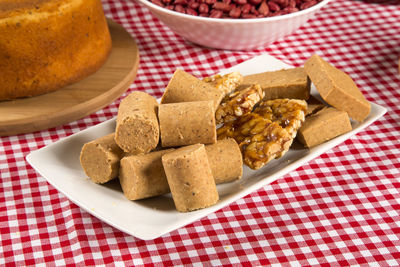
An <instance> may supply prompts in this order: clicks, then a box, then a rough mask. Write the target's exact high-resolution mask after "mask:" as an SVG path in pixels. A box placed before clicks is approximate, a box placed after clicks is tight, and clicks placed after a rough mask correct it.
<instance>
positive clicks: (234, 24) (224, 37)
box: [136, 0, 330, 50]
mask: <svg viewBox="0 0 400 267" xmlns="http://www.w3.org/2000/svg"><path fill="white" fill-rule="evenodd" d="M136 1H138V2H139V3H141V4H142V5H144V6H146V7H147V8H149V10H150V11H151V12H152V13H153V14H154V15H155V16H156V17H157V18H158V19H159V20H161V21H162V22H163V23H164V24H165V25H167V26H168V27H169V28H170V29H171V30H172V31H174V32H175V33H177V34H178V35H180V36H182V37H183V38H185V39H187V40H188V41H191V42H193V43H196V44H199V45H202V46H206V47H212V48H220V49H230V50H248V49H253V48H257V47H260V46H263V45H267V44H271V43H273V42H275V41H276V40H278V39H279V38H281V37H284V36H286V35H289V34H291V33H292V32H294V31H295V30H297V29H298V28H299V27H300V26H301V25H303V24H304V23H305V22H306V21H307V20H308V19H309V18H311V17H312V16H313V15H314V14H315V13H316V12H318V11H319V10H320V9H321V8H322V7H323V6H325V5H326V4H328V2H329V1H330V0H323V1H322V2H320V3H318V4H316V5H314V6H312V7H310V8H308V9H305V10H301V11H298V12H295V13H291V14H287V15H281V16H276V17H269V18H257V19H215V18H205V17H198V16H191V15H186V14H182V13H179V12H175V11H171V10H168V9H166V8H162V7H160V6H157V5H155V4H153V3H151V2H150V1H148V0H136Z"/></svg>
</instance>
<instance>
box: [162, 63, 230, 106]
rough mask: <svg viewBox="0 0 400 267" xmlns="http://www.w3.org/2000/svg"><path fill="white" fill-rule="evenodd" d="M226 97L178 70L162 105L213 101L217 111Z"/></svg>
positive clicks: (167, 89) (168, 87)
mask: <svg viewBox="0 0 400 267" xmlns="http://www.w3.org/2000/svg"><path fill="white" fill-rule="evenodd" d="M224 96H225V93H224V92H223V91H221V90H219V89H217V88H216V87H215V86H213V85H211V84H209V83H206V82H204V81H202V80H200V79H198V78H196V77H194V76H193V75H191V74H189V73H187V72H185V71H183V70H180V69H177V70H176V71H175V72H174V75H173V76H172V78H171V80H170V81H169V83H168V85H167V87H166V88H165V92H164V94H163V96H162V98H161V103H162V104H167V103H179V102H193V101H207V100H212V101H213V102H214V110H216V109H217V107H218V105H219V103H220V102H221V100H222V98H223V97H224Z"/></svg>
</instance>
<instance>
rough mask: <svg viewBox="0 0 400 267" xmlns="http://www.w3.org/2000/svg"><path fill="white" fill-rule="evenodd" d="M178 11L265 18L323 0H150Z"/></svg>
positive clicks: (219, 15)
mask: <svg viewBox="0 0 400 267" xmlns="http://www.w3.org/2000/svg"><path fill="white" fill-rule="evenodd" d="M150 1H151V2H152V3H153V4H156V5H158V6H161V7H164V8H167V9H169V10H174V11H176V12H180V13H184V14H188V15H193V16H200V17H210V18H234V19H237V18H242V19H252V18H264V17H274V16H279V15H285V14H289V13H293V12H297V11H299V10H303V9H307V8H309V7H312V6H314V5H316V4H317V3H319V2H321V1H322V0H150Z"/></svg>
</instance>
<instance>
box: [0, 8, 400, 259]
mask: <svg viewBox="0 0 400 267" xmlns="http://www.w3.org/2000/svg"><path fill="white" fill-rule="evenodd" d="M103 4H104V9H105V12H106V15H107V16H108V17H110V18H112V19H114V20H115V21H117V22H118V23H120V24H122V25H123V26H124V27H125V28H126V29H127V30H128V31H129V33H130V34H132V36H134V37H135V38H136V40H137V42H138V45H139V49H140V56H141V63H140V69H139V71H138V75H137V78H136V80H135V82H134V83H133V84H132V85H131V87H130V89H129V91H132V90H143V91H146V92H148V93H150V94H152V95H154V96H157V97H159V96H161V94H162V90H163V88H164V87H165V85H166V84H167V82H168V80H169V78H170V77H171V74H172V73H173V71H174V70H175V69H176V68H178V67H179V68H183V69H184V70H186V71H188V72H190V73H194V74H195V75H198V76H206V75H211V74H214V73H216V72H218V71H219V70H221V69H225V68H229V67H231V66H233V65H236V64H238V63H240V62H243V61H245V60H247V59H250V58H252V57H254V56H257V55H261V54H263V53H269V54H271V55H273V56H275V57H277V58H279V59H281V60H283V61H285V62H286V63H289V64H291V65H294V66H301V65H302V64H303V63H304V61H305V60H306V59H307V58H308V57H310V56H311V55H312V54H314V53H318V54H320V55H321V56H322V57H324V58H325V59H327V60H328V61H330V62H331V63H333V64H334V65H335V66H337V67H339V68H341V69H343V70H344V71H346V72H347V73H349V74H350V75H351V76H352V77H353V78H354V79H355V81H356V83H357V84H358V85H359V87H360V88H361V90H362V91H363V93H364V94H365V95H366V97H367V99H368V100H370V101H372V102H375V103H377V104H379V105H382V106H385V107H387V109H388V112H387V114H385V115H384V117H383V118H381V119H380V120H379V121H377V122H375V123H374V124H373V125H371V126H370V127H368V128H367V129H366V130H365V131H363V132H361V133H359V134H357V135H356V136H354V137H353V138H351V139H349V140H347V141H346V142H345V143H342V144H340V145H339V146H337V147H335V148H334V149H332V150H330V151H328V152H327V153H325V154H323V155H321V156H320V157H318V158H316V159H315V160H312V161H311V162H309V163H308V164H305V165H303V166H302V167H300V168H298V169H297V170H296V171H293V172H291V173H290V174H288V175H286V176H285V177H283V178H281V179H279V180H277V181H276V182H274V183H272V184H270V185H268V186H266V187H264V188H262V189H260V190H258V191H256V192H254V193H252V194H250V195H248V196H246V197H245V198H243V199H240V200H238V201H236V202H234V203H233V204H231V205H229V206H227V207H225V208H223V209H222V210H219V211H217V212H215V213H213V214H211V215H209V216H207V217H205V218H203V219H202V220H200V221H197V222H195V223H193V224H190V225H188V226H186V227H183V228H180V229H178V230H175V231H173V232H171V233H169V234H166V235H164V236H162V237H160V238H157V239H155V240H152V241H143V240H139V239H136V238H134V237H132V236H130V235H127V234H125V233H123V232H121V231H119V230H117V229H115V228H113V227H111V226H110V225H108V224H106V223H104V222H102V221H100V220H99V219H97V218H96V217H93V216H92V215H90V214H88V213H87V212H85V211H84V210H82V209H81V208H79V207H78V206H76V205H75V204H73V203H72V202H71V201H69V200H68V199H67V198H66V197H65V196H64V195H63V194H61V193H59V192H58V191H57V190H56V189H55V188H53V187H52V186H51V185H49V184H48V183H47V182H46V180H45V179H44V178H43V177H41V176H40V175H38V173H36V172H35V171H34V170H33V169H32V168H31V167H30V166H29V165H28V164H27V162H26V161H25V156H26V155H27V154H28V153H29V152H31V151H34V150H36V149H38V148H41V147H43V146H45V145H48V144H50V143H52V142H54V141H57V140H59V139H61V138H63V137H66V136H69V135H71V134H73V133H77V132H79V131H81V130H83V129H86V128H88V127H90V126H93V125H95V124H98V123H99V122H102V121H105V120H107V119H111V118H112V117H114V116H115V115H116V114H117V107H118V104H119V102H120V100H121V98H122V97H124V96H125V95H126V94H125V95H123V96H122V97H121V98H120V99H118V100H117V101H115V102H114V103H112V104H110V105H109V106H108V107H106V108H104V109H102V110H100V111H98V112H96V113H94V114H92V115H90V116H87V117H85V118H83V119H80V120H78V121H75V122H71V123H69V124H67V125H64V126H60V127H57V128H53V129H49V130H45V131H41V132H35V133H31V134H23V135H18V136H9V137H1V138H0V173H1V179H0V230H1V235H0V265H8V264H9V265H10V266H12V265H18V266H21V265H39V264H41V265H47V264H50V263H52V264H54V265H61V266H63V265H66V264H68V265H75V264H77V265H81V266H83V265H85V266H87V265H101V264H119V265H149V266H151V265H159V264H165V265H193V264H197V265H199V264H201V263H202V264H204V265H237V264H243V265H247V266H250V265H251V266H253V265H263V266H265V265H270V264H284V265H288V264H290V265H294V266H306V265H325V266H329V265H334V266H338V265H367V264H368V265H380V266H399V265H400V156H399V155H400V141H399V140H400V74H398V68H397V62H398V59H399V56H400V1H398V0H397V1H384V0H381V1H351V0H333V1H331V2H330V3H329V4H328V5H327V6H326V7H325V8H323V10H321V12H320V13H318V14H317V15H316V16H315V17H314V18H313V19H311V20H310V21H309V22H308V23H307V24H306V25H304V26H303V27H301V28H300V29H299V30H298V31H297V32H295V33H294V34H293V35H291V36H289V37H286V38H284V39H282V40H280V41H278V42H276V43H274V44H273V45H269V46H266V47H265V48H260V49H257V50H252V51H224V50H212V49H206V48H202V47H197V46H194V45H192V44H190V43H187V42H185V41H184V40H183V39H181V38H180V37H179V36H177V35H175V34H174V33H173V32H171V31H170V30H169V29H168V28H166V27H165V26H163V25H162V24H161V23H160V22H159V21H158V20H157V19H155V18H154V17H153V16H152V15H151V14H150V13H149V12H148V11H147V9H145V8H144V7H141V6H139V5H138V4H136V3H133V2H128V1H122V0H104V1H103Z"/></svg>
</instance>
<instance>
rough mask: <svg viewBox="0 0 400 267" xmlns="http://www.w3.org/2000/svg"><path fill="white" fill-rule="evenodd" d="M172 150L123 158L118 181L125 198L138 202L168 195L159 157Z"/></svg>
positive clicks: (165, 178)
mask: <svg viewBox="0 0 400 267" xmlns="http://www.w3.org/2000/svg"><path fill="white" fill-rule="evenodd" d="M171 151H173V149H167V150H160V151H154V152H150V153H148V154H140V155H133V156H128V157H124V158H123V159H122V160H121V167H120V171H119V181H120V183H121V187H122V190H123V191H124V194H125V196H126V197H127V198H128V199H130V200H138V199H143V198H148V197H153V196H159V195H163V194H166V193H169V192H170V191H169V186H168V182H167V177H166V176H165V172H164V168H163V165H162V162H161V157H162V156H163V155H164V154H166V153H168V152H171Z"/></svg>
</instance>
